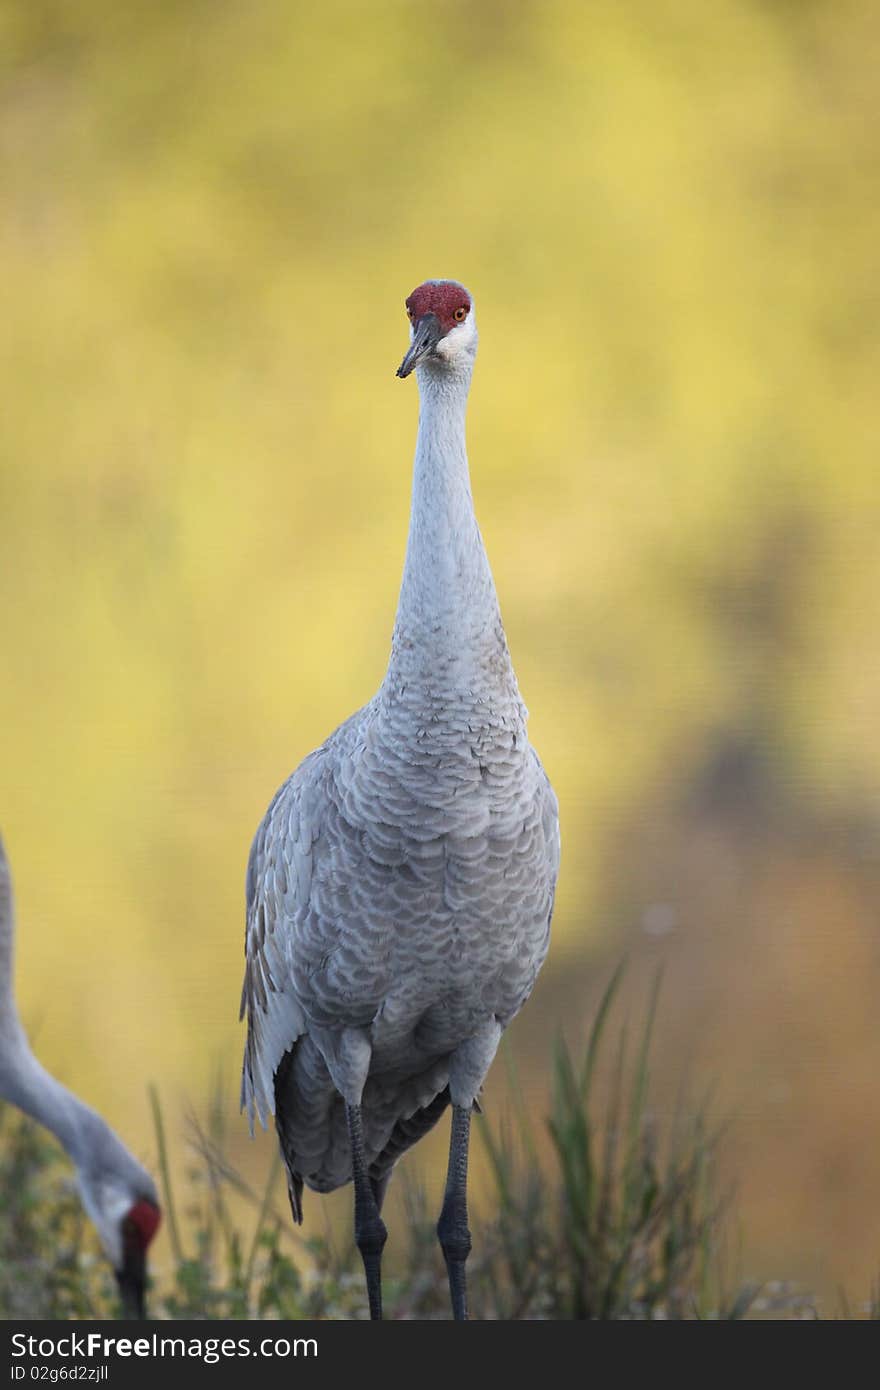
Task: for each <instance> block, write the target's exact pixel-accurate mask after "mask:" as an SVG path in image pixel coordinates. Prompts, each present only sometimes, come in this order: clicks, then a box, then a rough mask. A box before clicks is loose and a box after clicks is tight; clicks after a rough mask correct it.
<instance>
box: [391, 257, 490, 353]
mask: <svg viewBox="0 0 880 1390" xmlns="http://www.w3.org/2000/svg"><path fill="white" fill-rule="evenodd" d="M406 313H407V317H408V319H409V322H410V345H409V349H408V351H407V353H406V356H405V357H404V359H403V361H402V362H401V364H400V366H399V367H398V369H397V375H398V376H400V377H406V376H409V374H410V372H411V371H412V370H413V368H414V367H418V366H419V365H421V364H426V365H430V366H432V367H436V368H439V369H440V370H442V369H443V368H447V369H448V368H454V367H456V366H461V365H462V364H466V365H467V366H468V367H470V366H472V365H473V358H474V353H475V352H476V350H477V325H476V321H475V318H474V302H473V299H472V297H471V295H470V294H469V293H468V291H467V290H466V289H465V287H464V285H460V284H459V283H458V281H457V280H426V281H425V283H424V284H423V285H419V286H418V287H417V288H416V289H414V290H413V292H412V294H411V295H410V296H409V298H408V299H407V301H406Z"/></svg>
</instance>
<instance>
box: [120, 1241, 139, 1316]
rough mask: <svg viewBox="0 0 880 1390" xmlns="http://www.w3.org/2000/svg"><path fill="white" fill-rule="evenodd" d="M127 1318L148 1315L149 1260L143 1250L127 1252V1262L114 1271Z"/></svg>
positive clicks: (123, 1313)
mask: <svg viewBox="0 0 880 1390" xmlns="http://www.w3.org/2000/svg"><path fill="white" fill-rule="evenodd" d="M114 1272H115V1274H116V1283H117V1285H118V1287H119V1298H120V1301H121V1303H122V1315H123V1317H125V1318H144V1317H146V1315H147V1314H146V1307H145V1303H146V1287H147V1261H146V1256H145V1255H144V1252H143V1251H142V1250H135V1249H129V1250H126V1252H125V1263H124V1264H123V1266H122V1268H121V1269H117V1270H115V1271H114Z"/></svg>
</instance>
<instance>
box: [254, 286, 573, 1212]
mask: <svg viewBox="0 0 880 1390" xmlns="http://www.w3.org/2000/svg"><path fill="white" fill-rule="evenodd" d="M450 285H452V286H453V289H454V290H457V291H461V294H462V295H467V292H466V291H464V290H463V289H462V287H461V286H455V285H454V282H428V285H426V286H423V287H422V288H421V289H420V290H419V291H416V292H414V296H413V300H414V301H416V302H418V301H417V296H418V295H423V298H425V297H426V296H427V298H426V299H425V302H426V303H428V304H431V303H433V302H434V301H433V300H432V299H431V298H430V296H431V295H435V296H439V295H442V294H443V293H446V291H447V289H448V287H449V286H450ZM435 287H436V288H435ZM444 302H445V301H443V300H442V299H438V300H437V303H438V305H441V304H442V303H444ZM467 302H468V304H470V296H467ZM408 303H409V301H408ZM438 312H439V310H438ZM413 318H414V322H415V324H416V328H415V330H414V335H413V347H412V348H411V349H410V353H409V354H408V355H407V358H406V359H405V360H404V364H403V367H402V369H401V374H402V375H405V374H408V371H409V370H410V365H408V363H409V361H410V358H414V359H415V361H416V362H417V375H418V380H419V389H420V396H421V412H420V419H419V431H418V440H417V446H416V456H415V465H414V483H413V504H412V515H411V521H410V533H409V542H408V548H407V556H406V563H405V568H404V576H403V583H402V587H401V594H400V601H399V606H398V613H397V620H396V624H395V628H394V635H393V640H392V652H391V659H390V662H389V666H388V670H387V673H386V676H385V679H384V681H383V682H382V685H381V687H380V689H379V691H378V693H377V694H376V696H375V697H374V698H373V699H372V700H371V701H370V703H369V704H367V705H365V706H364V708H363V709H361V710H359V711H358V712H357V713H356V714H354V715H352V717H351V718H350V719H348V720H347V721H346V722H345V723H344V724H342V725H341V726H340V727H339V728H338V729H336V731H335V732H334V733H332V734H331V735H330V737H329V738H328V739H327V740H326V742H325V743H324V744H323V745H322V746H321V747H320V748H318V749H317V750H316V751H315V752H313V753H312V754H310V756H309V757H307V758H306V759H305V760H304V762H302V763H301V764H300V766H299V767H298V768H297V770H296V771H295V772H294V774H293V776H292V777H290V778H289V780H288V781H287V782H285V783H284V785H283V786H282V787H281V788H280V790H279V791H278V792H277V794H276V796H275V797H274V799H273V801H272V803H271V805H270V806H269V809H268V811H267V813H266V816H265V818H264V820H263V822H262V824H261V825H260V827H259V829H258V831H257V834H256V837H255V839H254V842H253V846H252V848H251V853H250V860H249V863H248V869H247V882H246V899H247V928H246V943H245V954H246V969H245V979H244V989H243V994H242V1012H243V1013H244V1012H245V1010H246V1012H247V1018H248V1035H247V1043H246V1047H245V1056H244V1068H243V1078H242V1104H243V1106H244V1107H245V1108H246V1109H247V1111H248V1113H249V1116H250V1118H251V1124H252V1125H253V1120H254V1117H255V1115H256V1116H257V1117H259V1119H260V1121H261V1122H262V1123H263V1124H264V1125H265V1123H266V1119H267V1116H268V1114H269V1113H274V1114H275V1122H276V1127H277V1130H278V1135H279V1140H280V1144H281V1149H282V1153H283V1155H284V1159H285V1162H286V1165H287V1169H288V1174H289V1183H290V1193H291V1202H292V1206H293V1211H294V1215H295V1217H296V1219H297V1220H300V1219H301V1216H302V1206H301V1192H302V1186H303V1184H305V1185H306V1186H308V1187H310V1188H312V1189H314V1190H316V1191H318V1192H328V1191H330V1190H332V1189H334V1188H337V1187H339V1186H341V1185H342V1184H343V1183H346V1182H348V1181H349V1180H350V1179H351V1177H352V1155H351V1144H350V1142H349V1132H348V1129H347V1124H346V1106H360V1107H361V1115H362V1120H363V1133H364V1149H365V1154H366V1161H367V1163H368V1165H369V1176H370V1180H371V1183H372V1186H373V1191H374V1193H375V1194H376V1196H377V1198H378V1200H379V1205H381V1197H382V1195H383V1193H384V1188H385V1185H386V1184H387V1181H388V1177H389V1175H390V1172H391V1169H392V1167H393V1165H394V1164H395V1162H396V1161H397V1159H398V1158H399V1157H400V1156H401V1154H402V1153H403V1152H405V1150H406V1149H407V1148H408V1147H409V1146H410V1145H411V1144H412V1143H414V1142H415V1141H416V1140H417V1139H418V1138H419V1137H420V1136H421V1135H422V1134H423V1133H425V1132H426V1130H427V1129H429V1128H430V1127H431V1125H432V1124H434V1123H435V1122H436V1120H437V1119H438V1118H439V1117H440V1115H441V1114H442V1112H443V1110H444V1109H445V1107H446V1105H447V1103H449V1102H450V1101H451V1102H452V1104H453V1105H454V1106H456V1107H462V1108H464V1109H467V1110H468V1111H469V1109H470V1107H471V1106H472V1105H473V1103H474V1101H475V1099H476V1096H477V1093H478V1091H479V1089H480V1087H481V1085H482V1083H483V1081H484V1079H485V1076H486V1073H487V1072H488V1069H489V1066H490V1064H491V1062H492V1059H493V1057H494V1055H495V1051H496V1048H497V1046H498V1041H499V1038H500V1036H501V1033H502V1031H503V1030H504V1028H506V1026H507V1025H508V1023H509V1022H510V1021H511V1019H512V1018H513V1017H514V1016H515V1015H516V1014H517V1012H518V1011H519V1009H520V1008H521V1007H522V1005H523V1003H524V1002H525V1000H526V999H527V998H528V996H529V994H530V992H531V990H532V987H533V985H534V983H535V979H536V977H537V974H538V971H539V970H540V967H541V965H542V963H543V960H544V957H545V954H546V951H547V946H548V939H549V928H550V918H551V914H552V909H553V898H554V892H555V885H556V876H557V869H558V863H559V826H558V814H557V804H556V798H555V796H554V794H553V791H552V789H551V787H550V783H549V781H548V779H547V777H546V775H545V773H544V771H543V768H542V766H541V763H540V761H539V759H538V756H537V754H536V752H535V751H534V749H533V748H532V747H531V746H530V744H529V741H528V736H527V732H526V718H527V714H526V709H525V707H524V705H523V703H522V700H521V698H520V695H519V690H518V688H517V683H516V678H515V676H514V673H513V668H512V666H511V662H510V656H509V653H508V648H507V642H506V639H505V635H504V629H503V627H502V623H501V616H500V612H499V608H498V601H497V598H496V594H495V587H494V583H493V580H492V574H491V571H490V568H489V563H488V560H487V557H486V553H485V550H484V547H483V542H482V538H481V536H480V531H479V528H478V526H477V522H476V518H475V516H474V510H473V502H472V498H471V491H470V483H469V476H468V464H467V455H466V451H465V434H464V417H465V406H466V400H467V394H468V388H469V385H470V377H471V371H472V367H473V360H474V354H475V350H476V327H475V323H474V315H473V310H472V308H470V310H469V312H468V315H467V319H466V321H465V322H462V323H461V324H458V323H457V322H456V323H455V325H454V326H452V327H451V328H450V329H448V330H447V331H446V332H445V334H442V335H441V336H440V337H439V338H438V336H437V335H438V333H439V331H440V330H439V329H438V328H436V327H435V328H434V329H433V334H429V335H428V338H429V341H428V346H427V347H424V346H423V345H422V341H421V338H419V337H418V335H419V334H420V333H421V335H422V337H424V336H425V325H426V324H427V326H428V328H432V327H433V325H431V324H429V323H428V320H429V319H430V320H434V322H435V323H436V316H435V314H434V312H430V313H428V312H426V313H425V314H424V316H420V317H419V318H418V321H416V319H415V317H414V316H413ZM404 369H406V370H404Z"/></svg>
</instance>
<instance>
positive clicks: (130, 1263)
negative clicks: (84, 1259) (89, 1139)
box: [77, 1116, 161, 1318]
mask: <svg viewBox="0 0 880 1390" xmlns="http://www.w3.org/2000/svg"><path fill="white" fill-rule="evenodd" d="M97 1118H98V1117H97V1116H95V1119H96V1120H97ZM95 1128H96V1132H99V1133H101V1137H102V1139H104V1141H105V1143H106V1145H107V1151H106V1152H105V1154H104V1155H103V1157H104V1160H105V1161H104V1163H103V1164H96V1163H95V1162H94V1161H92V1162H91V1163H90V1164H89V1165H88V1167H86V1168H82V1167H81V1168H80V1169H79V1171H78V1174H77V1176H78V1180H79V1189H80V1193H81V1196H82V1200H83V1206H84V1207H85V1209H86V1211H87V1212H88V1214H89V1216H90V1217H91V1219H92V1221H93V1222H94V1224H95V1227H96V1229H97V1232H98V1236H99V1238H100V1241H101V1244H102V1246H103V1247H104V1253H105V1254H106V1256H107V1258H108V1260H109V1261H110V1263H111V1265H112V1266H113V1273H114V1274H115V1276H116V1283H117V1286H118V1288H119V1297H120V1300H121V1302H122V1308H123V1312H124V1315H125V1316H126V1317H128V1318H142V1317H144V1315H145V1313H144V1300H145V1294H146V1286H147V1250H148V1249H149V1246H150V1242H151V1241H152V1239H153V1237H154V1235H155V1234H156V1231H157V1230H158V1228H159V1222H160V1220H161V1212H160V1210H159V1201H158V1197H157V1195H156V1188H155V1185H154V1183H153V1180H152V1178H151V1177H150V1175H149V1173H147V1171H146V1170H145V1169H144V1168H142V1167H141V1165H140V1164H139V1163H138V1162H137V1160H136V1159H135V1158H133V1156H132V1155H131V1154H129V1153H128V1152H127V1150H123V1148H122V1145H121V1143H120V1141H119V1140H118V1139H117V1137H116V1135H115V1134H113V1132H112V1131H109V1130H105V1131H97V1127H95Z"/></svg>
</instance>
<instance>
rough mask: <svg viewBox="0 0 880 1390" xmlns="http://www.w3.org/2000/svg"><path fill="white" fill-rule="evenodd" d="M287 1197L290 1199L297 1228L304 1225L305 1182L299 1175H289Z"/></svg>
mask: <svg viewBox="0 0 880 1390" xmlns="http://www.w3.org/2000/svg"><path fill="white" fill-rule="evenodd" d="M287 1195H288V1197H289V1198H290V1210H291V1214H292V1216H293V1219H294V1221H295V1222H296V1224H297V1226H301V1225H302V1223H303V1201H302V1198H303V1180H302V1178H301V1177H300V1175H299V1173H288V1174H287Z"/></svg>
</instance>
